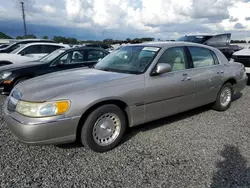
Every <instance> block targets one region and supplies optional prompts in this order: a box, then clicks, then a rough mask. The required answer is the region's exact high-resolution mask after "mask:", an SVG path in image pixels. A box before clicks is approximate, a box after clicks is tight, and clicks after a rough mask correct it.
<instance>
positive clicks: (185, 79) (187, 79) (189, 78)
mask: <svg viewBox="0 0 250 188" xmlns="http://www.w3.org/2000/svg"><path fill="white" fill-rule="evenodd" d="M189 80H191V77H185V78H183V79H182V80H181V81H183V82H184V81H189Z"/></svg>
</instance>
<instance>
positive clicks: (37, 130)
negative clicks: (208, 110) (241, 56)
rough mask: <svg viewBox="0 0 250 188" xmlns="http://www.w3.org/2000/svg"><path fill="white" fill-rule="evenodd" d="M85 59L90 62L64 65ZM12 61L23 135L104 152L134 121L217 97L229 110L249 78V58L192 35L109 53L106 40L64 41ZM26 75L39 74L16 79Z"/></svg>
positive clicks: (16, 117)
mask: <svg viewBox="0 0 250 188" xmlns="http://www.w3.org/2000/svg"><path fill="white" fill-rule="evenodd" d="M100 59H101V60H100ZM96 62H97V63H96ZM95 63H96V64H95ZM93 64H95V65H94V66H92V65H93ZM78 65H80V66H89V65H90V67H89V68H76V69H71V70H64V71H57V70H63V69H68V68H67V67H70V66H72V67H71V68H75V67H77V66H78ZM5 67H6V69H2V70H1V76H2V84H1V87H2V88H5V87H6V88H7V86H9V88H8V90H6V91H11V92H10V95H9V96H8V98H7V99H6V101H5V103H4V108H3V113H4V119H5V121H6V123H7V124H8V126H9V128H10V130H11V131H12V133H13V135H14V136H15V138H17V139H18V140H20V141H21V142H24V143H26V144H62V143H70V142H74V141H76V140H77V139H78V138H79V140H80V141H81V143H82V144H83V145H84V146H85V147H86V148H87V149H91V150H94V151H97V152H105V151H108V150H110V149H113V148H114V147H116V146H117V145H118V144H119V143H120V141H121V139H122V137H123V135H124V133H125V130H126V129H127V128H129V127H133V126H137V125H140V124H143V123H146V122H150V121H153V120H156V119H160V118H163V117H167V116H170V115H173V114H177V113H180V112H184V111H187V110H190V109H192V108H196V107H199V106H203V105H206V104H210V103H211V104H212V107H213V109H215V110H218V111H225V110H227V109H228V108H229V107H230V105H231V102H232V96H233V94H234V93H236V92H240V91H241V90H243V89H244V88H245V86H246V82H247V76H246V72H245V67H244V66H243V65H242V64H241V63H237V62H232V63H229V62H228V60H227V58H226V57H225V56H224V55H223V53H222V52H221V51H220V50H218V49H215V48H213V47H209V46H205V45H200V44H195V43H186V42H167V43H157V42H154V43H148V44H146V43H145V44H135V45H126V46H122V47H120V48H119V49H117V50H115V51H113V52H112V53H110V54H108V55H107V52H106V51H103V50H102V49H101V48H90V47H85V48H75V49H74V48H73V49H58V50H56V51H54V52H53V53H51V54H49V55H48V56H46V57H44V58H42V59H41V60H40V61H38V62H30V66H29V65H28V63H27V64H25V65H24V64H23V66H21V64H18V65H8V66H5ZM55 71H57V72H55ZM33 72H34V73H35V74H34V75H32V73H33ZM50 72H53V73H50ZM45 73H50V74H46V75H43V76H39V75H42V74H45ZM20 75H27V76H25V77H26V78H31V77H33V76H38V77H35V78H32V79H29V80H26V81H24V82H22V80H21V81H20V80H19V82H17V83H16V82H15V81H16V80H18V78H19V77H20ZM29 76H30V77H29ZM26 78H25V79H26ZM4 82H6V83H4ZM8 84H9V85H8ZM13 86H14V89H12V87H13ZM11 89H12V90H11Z"/></svg>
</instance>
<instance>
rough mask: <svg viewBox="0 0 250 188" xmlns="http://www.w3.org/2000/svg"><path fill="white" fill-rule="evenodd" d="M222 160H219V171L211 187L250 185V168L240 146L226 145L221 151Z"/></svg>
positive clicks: (242, 186)
mask: <svg viewBox="0 0 250 188" xmlns="http://www.w3.org/2000/svg"><path fill="white" fill-rule="evenodd" d="M220 154H221V156H222V157H223V158H224V159H223V160H222V161H219V162H217V164H216V167H217V172H216V173H215V174H214V175H213V178H212V183H211V188H229V187H230V188H247V187H250V168H249V167H247V160H246V159H245V158H244V157H243V156H242V155H241V153H240V150H239V148H237V147H235V146H230V145H226V146H225V148H224V149H223V150H222V151H221V153H220Z"/></svg>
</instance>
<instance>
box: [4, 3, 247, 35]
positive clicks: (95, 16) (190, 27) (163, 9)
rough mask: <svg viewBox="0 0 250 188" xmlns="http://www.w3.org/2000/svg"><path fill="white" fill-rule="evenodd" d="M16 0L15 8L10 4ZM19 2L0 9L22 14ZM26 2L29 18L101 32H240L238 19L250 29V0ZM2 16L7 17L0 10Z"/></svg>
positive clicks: (43, 22)
mask: <svg viewBox="0 0 250 188" xmlns="http://www.w3.org/2000/svg"><path fill="white" fill-rule="evenodd" d="M14 1H16V2H17V3H16V4H17V5H18V6H16V8H13V7H15V6H13V5H11V4H13V2H14ZM19 3H20V2H19V1H18V0H13V1H6V2H5V3H3V4H4V5H1V6H0V9H2V10H6V9H7V10H8V11H9V12H11V13H13V14H11V16H9V17H10V18H11V19H16V18H17V17H18V18H20V4H19ZM25 6H26V12H27V20H28V21H29V22H33V23H39V24H48V25H52V26H54V25H58V26H63V27H71V28H74V27H77V28H83V29H84V28H87V29H91V30H93V32H95V33H98V32H99V33H100V35H101V33H103V32H104V31H105V32H106V33H109V32H110V33H112V32H114V33H116V35H119V33H120V35H121V37H120V38H123V37H124V38H126V37H129V35H130V34H133V36H134V35H136V34H138V37H139V36H142V35H144V36H145V35H149V36H153V37H164V38H165V37H166V35H168V37H170V38H171V37H173V38H176V37H177V36H180V35H183V34H189V33H220V32H226V31H230V32H231V31H232V32H237V29H236V28H235V24H236V23H238V24H237V26H240V25H242V26H244V27H241V29H240V30H243V31H247V30H249V29H250V22H249V21H247V20H245V18H246V17H250V13H249V8H250V1H246V0H43V1H38V0H26V1H25ZM1 7H2V8H1ZM14 12H15V13H14ZM14 15H15V16H14ZM0 16H1V18H0V19H8V15H5V14H1V11H0ZM236 18H237V19H236ZM239 28H240V27H238V29H239ZM249 35H250V34H249Z"/></svg>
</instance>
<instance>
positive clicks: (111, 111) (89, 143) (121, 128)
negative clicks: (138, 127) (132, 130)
mask: <svg viewBox="0 0 250 188" xmlns="http://www.w3.org/2000/svg"><path fill="white" fill-rule="evenodd" d="M126 127H127V120H126V116H125V114H124V112H123V111H122V110H121V109H120V108H119V107H118V106H116V105H112V104H109V105H103V106H101V107H99V108H97V109H95V110H94V111H92V112H91V113H90V115H89V116H88V117H87V119H86V121H85V123H84V125H83V127H82V130H81V142H82V144H83V145H84V146H85V148H87V149H91V150H93V151H96V152H105V151H108V150H111V149H113V148H114V147H115V146H117V145H118V144H119V142H120V141H121V139H122V136H123V134H124V132H125V130H126Z"/></svg>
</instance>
